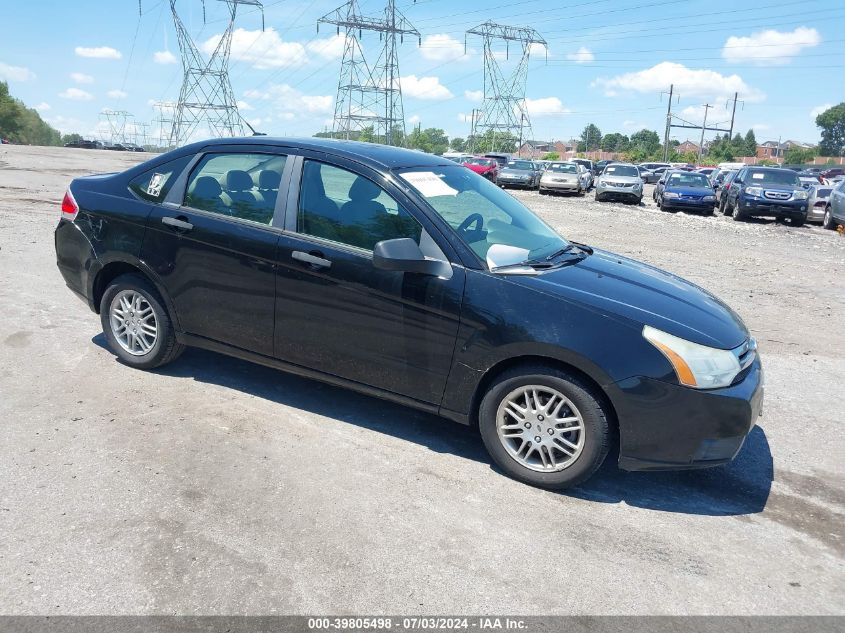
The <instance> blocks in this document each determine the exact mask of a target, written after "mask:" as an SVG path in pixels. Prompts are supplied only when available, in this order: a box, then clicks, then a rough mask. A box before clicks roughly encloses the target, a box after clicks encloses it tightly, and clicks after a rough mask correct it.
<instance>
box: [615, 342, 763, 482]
mask: <svg viewBox="0 0 845 633" xmlns="http://www.w3.org/2000/svg"><path fill="white" fill-rule="evenodd" d="M745 371H747V372H748V373H747V375H746V376H745V378H744V379H743V380H742V381H741V382H739V383H737V384H735V385H732V386H730V387H725V388H723V389H713V390H698V389H690V388H688V387H683V386H680V385H673V384H670V383H666V382H663V381H660V380H655V379H652V378H642V377H635V378H629V379H627V380H623V381H620V382H618V383H616V384H615V385H614V387H615V389H614V390H618V392H617V393H616V394H614V396H615V397H612V399H613V401H614V404H615V405H616V413H617V415H618V418H619V439H620V450H619V467H620V468H622V469H624V470H683V469H691V468H707V467H710V466H719V465H721V464H725V463H727V462H729V461H731V460H732V459H733V458H734V457H736V455H737V453H738V452H739V450H740V449H741V448H742V445H743V442H744V441H745V438H746V436H747V435H748V433H749V432H750V431H751V429H752V428H753V427H754V424H755V423H756V421H757V418H758V416H759V415H760V414H761V412H762V408H763V367H762V365H761V364H760V359H759V357H758V358H757V359H756V360H755V361H754V363H753V364H752V365H751V367H750V368H749V369H747V370H745Z"/></svg>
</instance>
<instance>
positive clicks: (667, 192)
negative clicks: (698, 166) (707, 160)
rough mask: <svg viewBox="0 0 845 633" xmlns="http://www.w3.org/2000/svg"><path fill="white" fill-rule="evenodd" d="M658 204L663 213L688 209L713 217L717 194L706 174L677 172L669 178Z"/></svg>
mask: <svg viewBox="0 0 845 633" xmlns="http://www.w3.org/2000/svg"><path fill="white" fill-rule="evenodd" d="M657 202H658V204H659V205H660V209H661V210H662V211H669V210H672V209H686V210H691V211H701V212H703V213H705V214H707V215H713V211H714V210H715V208H716V194H715V193H714V191H713V185H712V184H711V183H710V179H709V178H708V177H707V176H706V175H705V174H698V173H690V172H686V171H675V172H672V173H670V174H669V175H668V176H667V179H666V185H665V186H664V187H663V190H662V191H661V193H660V198H659V200H658V201H657Z"/></svg>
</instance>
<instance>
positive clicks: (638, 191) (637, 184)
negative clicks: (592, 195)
mask: <svg viewBox="0 0 845 633" xmlns="http://www.w3.org/2000/svg"><path fill="white" fill-rule="evenodd" d="M607 199H611V200H624V201H625V202H635V203H637V204H640V203H641V202H642V201H643V180H642V178H640V170H639V169H638V168H637V166H636V165H631V164H628V163H613V164H612V165H608V166H607V167H605V168H604V171H603V172H602V174H601V176H599V179H598V180H597V181H596V202H601V201H602V200H607Z"/></svg>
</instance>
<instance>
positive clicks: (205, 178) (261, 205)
mask: <svg viewBox="0 0 845 633" xmlns="http://www.w3.org/2000/svg"><path fill="white" fill-rule="evenodd" d="M285 160H286V157H285V156H280V155H277V154H259V153H246V152H231V153H215V154H208V155H206V156H204V157H203V158H202V159H200V161H199V163H197V166H196V167H195V168H194V170H193V172H192V173H191V177H190V178H189V179H188V186H187V187H186V189H185V200H184V204H185V206H188V207H191V208H193V209H200V210H202V211H208V212H209V213H216V214H219V215H226V216H231V217H235V218H240V219H241V220H249V221H250V222H257V223H259V224H270V223H271V222H272V221H273V212H274V210H275V208H276V200H277V199H278V195H279V185H280V184H281V181H282V172H283V170H284V167H285Z"/></svg>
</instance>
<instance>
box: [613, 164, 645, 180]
mask: <svg viewBox="0 0 845 633" xmlns="http://www.w3.org/2000/svg"><path fill="white" fill-rule="evenodd" d="M604 173H606V174H607V175H608V176H632V177H634V178H638V177H639V175H640V172H639V170H638V169H637V168H636V167H634V166H633V165H608V166H607V167H605V168H604Z"/></svg>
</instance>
